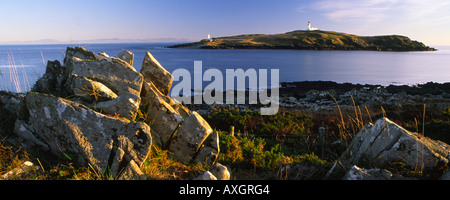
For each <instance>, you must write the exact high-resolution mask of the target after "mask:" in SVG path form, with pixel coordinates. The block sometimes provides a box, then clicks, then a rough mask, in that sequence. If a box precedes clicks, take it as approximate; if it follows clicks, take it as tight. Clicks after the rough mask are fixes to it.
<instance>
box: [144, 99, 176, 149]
mask: <svg viewBox="0 0 450 200" xmlns="http://www.w3.org/2000/svg"><path fill="white" fill-rule="evenodd" d="M146 113H147V114H148V116H147V119H146V121H145V122H146V123H147V124H148V125H150V127H151V128H152V130H155V131H156V133H158V134H159V135H160V138H161V144H162V147H164V146H165V145H167V143H168V142H169V140H170V139H171V137H172V135H173V134H174V132H175V131H176V129H177V128H178V126H179V124H180V123H181V122H182V121H183V119H182V118H181V116H180V114H179V113H178V112H177V111H175V110H174V109H173V108H172V106H170V105H169V104H168V103H166V102H165V101H164V100H163V99H162V98H160V97H159V96H156V97H155V98H154V99H153V101H151V103H150V105H148V106H147V108H146Z"/></svg>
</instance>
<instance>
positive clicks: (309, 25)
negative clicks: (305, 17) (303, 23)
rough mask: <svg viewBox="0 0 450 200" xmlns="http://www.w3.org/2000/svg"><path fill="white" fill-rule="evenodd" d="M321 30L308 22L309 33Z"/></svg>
mask: <svg viewBox="0 0 450 200" xmlns="http://www.w3.org/2000/svg"><path fill="white" fill-rule="evenodd" d="M316 30H319V29H318V28H315V27H311V22H308V31H316Z"/></svg>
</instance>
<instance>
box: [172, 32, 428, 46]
mask: <svg viewBox="0 0 450 200" xmlns="http://www.w3.org/2000/svg"><path fill="white" fill-rule="evenodd" d="M169 48H203V49H308V50H373V51H434V50H436V49H434V48H430V47H428V46H426V45H424V44H423V43H421V42H418V41H414V40H411V39H409V38H408V37H406V36H401V35H385V36H357V35H352V34H347V33H338V32H332V31H320V30H318V31H292V32H287V33H283V34H274V35H265V34H251V35H239V36H232V37H220V38H213V39H212V42H210V41H209V40H206V39H205V40H201V41H199V42H194V43H187V44H179V45H174V46H170V47H169Z"/></svg>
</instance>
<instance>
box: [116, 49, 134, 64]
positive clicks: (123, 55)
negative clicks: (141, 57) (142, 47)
mask: <svg viewBox="0 0 450 200" xmlns="http://www.w3.org/2000/svg"><path fill="white" fill-rule="evenodd" d="M116 57H117V58H120V59H122V60H123V61H125V62H127V63H128V64H130V65H131V66H133V60H134V53H133V52H130V51H122V52H120V53H119V54H117V56H116Z"/></svg>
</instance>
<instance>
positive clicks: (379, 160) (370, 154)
mask: <svg viewBox="0 0 450 200" xmlns="http://www.w3.org/2000/svg"><path fill="white" fill-rule="evenodd" d="M449 151H450V146H449V145H447V144H445V143H443V142H441V141H436V140H432V139H430V138H426V137H423V136H421V135H419V134H417V133H413V132H409V131H407V130H405V129H403V128H402V127H400V126H398V125H397V124H395V123H394V122H392V121H390V120H389V119H387V118H381V119H379V120H377V121H376V122H375V123H374V124H373V125H372V124H370V123H369V124H367V125H366V126H365V127H364V128H362V129H361V131H360V132H359V133H358V134H357V135H356V136H355V137H354V138H353V140H352V142H351V144H350V146H349V148H348V149H347V150H346V152H344V153H343V155H342V157H341V159H344V160H348V161H349V162H350V163H352V164H359V163H362V162H368V161H369V162H370V163H374V164H376V165H379V166H384V165H387V164H388V163H392V162H405V163H407V164H409V165H410V166H412V167H417V168H418V169H433V168H435V167H439V165H442V164H446V163H448V159H449Z"/></svg>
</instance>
